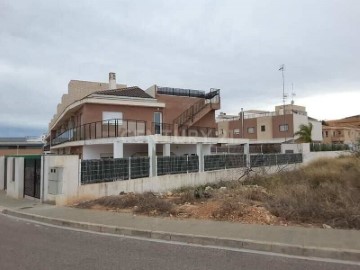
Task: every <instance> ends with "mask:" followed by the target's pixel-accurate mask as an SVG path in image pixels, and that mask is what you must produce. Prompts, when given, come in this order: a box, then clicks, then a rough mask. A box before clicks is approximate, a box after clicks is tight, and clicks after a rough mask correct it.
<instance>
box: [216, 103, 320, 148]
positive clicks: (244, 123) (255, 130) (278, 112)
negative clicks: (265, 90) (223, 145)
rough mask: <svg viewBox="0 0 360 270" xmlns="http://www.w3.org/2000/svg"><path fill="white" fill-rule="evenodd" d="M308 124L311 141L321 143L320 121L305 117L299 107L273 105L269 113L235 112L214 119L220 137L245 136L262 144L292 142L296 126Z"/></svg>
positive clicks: (304, 112)
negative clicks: (311, 127) (310, 130)
mask: <svg viewBox="0 0 360 270" xmlns="http://www.w3.org/2000/svg"><path fill="white" fill-rule="evenodd" d="M284 108H285V110H284ZM309 123H312V124H313V131H312V139H313V141H314V142H321V141H322V133H321V122H320V121H318V120H316V119H314V118H311V117H309V116H308V115H307V112H306V109H305V107H303V106H298V105H294V104H288V105H285V107H284V106H276V107H275V111H273V112H268V111H259V110H250V111H242V112H240V113H239V115H227V114H226V113H220V115H219V116H218V118H217V125H218V134H219V136H220V137H226V138H247V139H250V141H254V142H256V141H257V142H264V143H280V142H284V141H287V142H293V141H295V140H296V139H297V138H296V136H294V134H295V133H296V131H298V130H299V126H300V125H301V124H304V125H308V124H309Z"/></svg>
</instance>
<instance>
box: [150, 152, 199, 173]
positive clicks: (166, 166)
mask: <svg viewBox="0 0 360 270" xmlns="http://www.w3.org/2000/svg"><path fill="white" fill-rule="evenodd" d="M198 171H199V157H198V156H170V157H162V156H158V157H157V175H165V174H179V173H188V172H198Z"/></svg>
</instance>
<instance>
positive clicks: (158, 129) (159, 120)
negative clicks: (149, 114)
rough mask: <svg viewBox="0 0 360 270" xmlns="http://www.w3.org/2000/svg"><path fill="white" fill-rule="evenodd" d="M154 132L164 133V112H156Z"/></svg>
mask: <svg viewBox="0 0 360 270" xmlns="http://www.w3.org/2000/svg"><path fill="white" fill-rule="evenodd" d="M154 134H162V113H161V112H154Z"/></svg>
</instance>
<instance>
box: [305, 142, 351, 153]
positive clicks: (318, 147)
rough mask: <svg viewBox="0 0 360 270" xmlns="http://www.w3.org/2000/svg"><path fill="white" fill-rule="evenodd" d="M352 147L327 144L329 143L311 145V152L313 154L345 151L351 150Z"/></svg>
mask: <svg viewBox="0 0 360 270" xmlns="http://www.w3.org/2000/svg"><path fill="white" fill-rule="evenodd" d="M349 149H350V147H349V145H347V144H334V143H333V144H331V143H329V144H327V143H311V144H310V151H311V152H320V151H344V150H349Z"/></svg>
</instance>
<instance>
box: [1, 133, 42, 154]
mask: <svg viewBox="0 0 360 270" xmlns="http://www.w3.org/2000/svg"><path fill="white" fill-rule="evenodd" d="M43 146H44V142H43V141H42V139H41V138H38V137H12V138H0V156H24V155H41V154H42V153H43Z"/></svg>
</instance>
